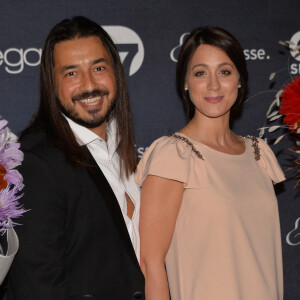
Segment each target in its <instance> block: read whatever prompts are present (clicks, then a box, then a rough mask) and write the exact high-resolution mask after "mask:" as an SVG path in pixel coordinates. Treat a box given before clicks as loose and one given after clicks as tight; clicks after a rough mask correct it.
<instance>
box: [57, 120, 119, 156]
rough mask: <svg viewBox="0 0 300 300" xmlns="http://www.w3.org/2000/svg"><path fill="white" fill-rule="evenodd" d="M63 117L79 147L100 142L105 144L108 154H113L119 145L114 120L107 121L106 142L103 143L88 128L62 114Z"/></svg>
mask: <svg viewBox="0 0 300 300" xmlns="http://www.w3.org/2000/svg"><path fill="white" fill-rule="evenodd" d="M63 116H64V117H65V118H66V120H67V121H68V123H69V125H70V127H71V129H72V131H73V133H74V135H75V138H76V140H77V142H78V144H79V145H80V146H85V145H88V144H90V143H92V142H94V141H96V140H100V141H102V142H104V143H106V144H107V148H108V149H109V150H110V151H109V152H111V153H113V152H115V151H116V149H117V147H118V145H119V142H120V139H118V141H117V140H116V136H117V123H116V120H115V118H113V119H111V120H109V122H108V123H107V126H106V134H107V142H105V140H103V139H102V138H101V137H100V136H98V135H97V134H95V133H94V132H92V131H91V130H89V129H88V128H86V127H84V126H82V125H79V124H77V123H75V122H74V121H73V120H71V119H70V118H68V117H67V116H65V115H64V114H63Z"/></svg>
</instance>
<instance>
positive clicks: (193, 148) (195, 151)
mask: <svg viewBox="0 0 300 300" xmlns="http://www.w3.org/2000/svg"><path fill="white" fill-rule="evenodd" d="M169 136H172V137H174V138H176V139H180V140H182V141H184V142H185V143H186V144H188V145H189V146H191V148H192V150H193V152H194V153H195V154H196V155H197V156H198V157H199V158H200V159H202V160H204V158H203V156H202V154H201V153H200V151H198V150H197V149H196V148H195V146H194V145H193V143H192V142H191V141H190V140H189V139H187V138H186V137H183V136H181V135H179V134H176V133H173V134H171V135H169Z"/></svg>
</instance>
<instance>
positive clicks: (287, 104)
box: [280, 77, 300, 131]
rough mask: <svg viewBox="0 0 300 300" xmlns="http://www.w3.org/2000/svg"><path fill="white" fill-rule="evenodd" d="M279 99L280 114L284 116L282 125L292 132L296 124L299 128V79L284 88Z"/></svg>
mask: <svg viewBox="0 0 300 300" xmlns="http://www.w3.org/2000/svg"><path fill="white" fill-rule="evenodd" d="M280 98H281V104H280V114H282V115H285V117H284V119H283V123H285V124H287V125H288V126H289V130H291V131H294V130H295V129H296V128H295V127H294V126H295V124H296V123H297V127H300V77H296V78H295V80H293V81H292V82H290V83H289V84H287V85H286V86H285V87H284V92H283V93H282V94H281V96H280Z"/></svg>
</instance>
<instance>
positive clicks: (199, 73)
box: [195, 71, 205, 76]
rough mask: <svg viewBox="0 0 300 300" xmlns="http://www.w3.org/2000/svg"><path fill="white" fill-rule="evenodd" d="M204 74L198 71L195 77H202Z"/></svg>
mask: <svg viewBox="0 0 300 300" xmlns="http://www.w3.org/2000/svg"><path fill="white" fill-rule="evenodd" d="M204 74H205V72H204V71H198V72H197V73H196V74H195V76H203V75H204Z"/></svg>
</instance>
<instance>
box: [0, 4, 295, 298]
mask: <svg viewBox="0 0 300 300" xmlns="http://www.w3.org/2000/svg"><path fill="white" fill-rule="evenodd" d="M74 15H83V16H86V17H88V18H90V19H92V20H93V21H96V22H97V23H99V24H100V25H102V26H104V28H105V29H106V30H107V32H108V33H109V34H110V35H111V36H112V38H113V39H114V41H115V43H116V44H117V46H118V49H119V52H120V56H121V58H122V61H123V65H124V68H125V71H126V75H127V80H128V85H129V90H130V96H131V103H132V111H133V117H134V128H135V136H136V147H137V151H138V154H139V156H141V155H142V154H143V153H144V151H145V150H146V149H147V147H148V146H149V145H150V143H151V142H152V141H153V140H154V139H156V138H158V137H160V136H162V135H166V134H170V133H172V132H174V131H176V130H178V129H180V128H181V127H182V126H183V125H184V124H185V122H186V119H185V114H184V111H183V104H182V101H181V100H180V99H179V97H178V96H177V93H176V87H175V67H176V60H177V56H178V53H179V49H180V46H181V44H182V41H183V39H184V37H185V35H186V34H187V33H188V32H189V31H190V30H191V29H193V28H195V27H198V26H205V25H213V26H220V27H224V28H225V29H227V30H228V31H230V32H231V33H233V35H235V36H236V37H237V38H238V39H239V41H240V42H241V44H242V46H243V48H244V52H245V56H246V59H247V63H248V70H249V77H250V80H249V88H250V92H249V99H248V101H247V103H246V104H245V105H244V110H243V113H242V115H241V116H240V117H239V119H237V120H236V121H235V123H234V124H233V128H234V130H235V131H236V132H237V133H238V134H240V135H243V136H245V135H247V134H251V135H257V136H258V134H259V130H258V129H259V128H261V127H266V126H271V125H275V124H280V121H278V120H277V121H275V122H272V123H268V122H267V119H266V113H267V111H268V109H269V107H270V105H271V104H272V102H273V101H274V99H275V95H276V94H277V92H278V91H279V90H280V89H281V88H282V87H283V85H285V84H287V83H288V82H290V81H291V80H292V79H293V78H295V77H296V76H300V55H298V56H297V53H299V51H293V49H294V48H293V47H295V46H297V45H299V44H300V1H299V0H293V1H292V0H268V1H267V0H253V1H252V0H247V1H246V0H230V1H224V0H193V1H191V0H185V1H182V0H163V1H162V0H135V1H134V0H122V1H121V0H105V1H104V0H85V1H84V0H66V1H63V0H51V1H42V0H39V1H38V0H12V1H8V0H0V115H2V117H4V118H5V119H7V120H8V121H9V126H10V128H11V129H12V130H13V131H14V132H15V133H16V134H19V133H20V132H21V131H22V129H24V127H26V126H27V125H28V122H29V120H30V118H31V116H32V114H33V112H34V111H35V110H36V109H37V106H38V102H39V64H40V58H41V53H42V47H43V43H44V41H45V38H46V36H47V34H48V33H49V31H50V29H51V28H52V27H53V26H54V25H55V24H56V23H58V22H59V21H61V20H62V19H64V18H69V17H72V16H74ZM279 41H292V42H293V46H292V45H290V46H289V44H288V43H285V45H283V44H284V43H282V42H281V43H280V42H279ZM274 72H277V73H276V76H275V77H274V78H273V79H271V80H270V78H269V77H270V74H272V73H274ZM299 105H300V104H299ZM276 122H277V123H276ZM283 133H285V131H284V130H282V129H278V130H276V131H274V132H269V131H268V129H266V131H265V135H264V138H265V139H266V140H267V142H268V143H269V144H270V146H271V147H272V149H273V150H274V151H275V153H276V155H277V157H278V159H279V162H280V164H281V166H282V168H283V169H284V170H286V169H287V168H288V167H289V166H291V161H292V160H293V156H292V153H291V152H290V151H289V150H288V149H287V148H288V147H289V146H290V145H291V143H292V140H291V139H290V138H289V135H287V136H285V137H284V138H283V139H282V140H281V141H280V142H279V143H278V144H276V145H274V140H275V139H276V138H277V137H278V136H279V135H281V134H283ZM294 175H295V174H294V173H293V172H292V171H287V172H286V177H287V178H288V180H287V181H286V182H285V183H284V184H282V185H280V186H279V187H277V188H276V190H277V194H278V201H279V209H280V219H281V228H282V244H283V257H284V276H285V278H284V283H285V299H286V300H299V299H300V190H299V188H298V189H294V188H293V186H294V185H295V183H296V181H295V179H294V178H293V177H294ZM245 176H247V174H245ZM253 188H255V187H253Z"/></svg>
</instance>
